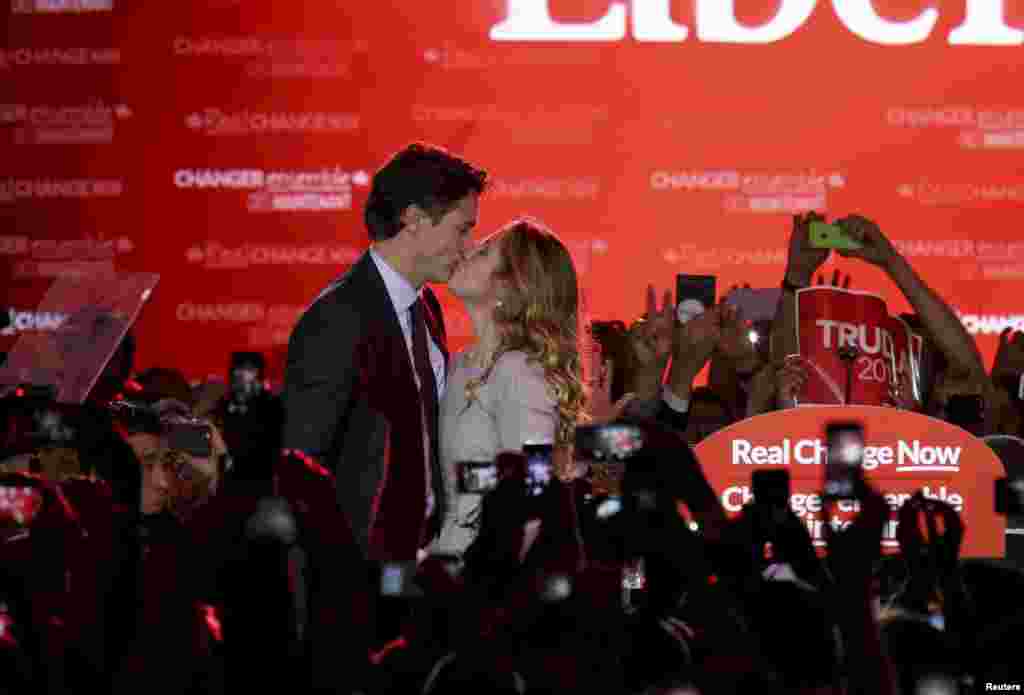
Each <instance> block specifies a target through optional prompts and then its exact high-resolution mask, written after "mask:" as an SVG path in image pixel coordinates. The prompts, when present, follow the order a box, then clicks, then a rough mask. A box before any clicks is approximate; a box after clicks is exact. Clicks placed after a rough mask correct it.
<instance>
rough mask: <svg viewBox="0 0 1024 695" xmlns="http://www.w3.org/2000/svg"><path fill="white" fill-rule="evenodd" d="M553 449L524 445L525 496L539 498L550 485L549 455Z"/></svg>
mask: <svg viewBox="0 0 1024 695" xmlns="http://www.w3.org/2000/svg"><path fill="white" fill-rule="evenodd" d="M553 451H554V447H553V446H552V445H550V444H524V445H523V455H524V456H526V494H527V495H529V496H530V497H540V495H542V494H543V493H544V491H545V490H547V488H548V485H550V484H551V476H552V471H551V455H552V452H553Z"/></svg>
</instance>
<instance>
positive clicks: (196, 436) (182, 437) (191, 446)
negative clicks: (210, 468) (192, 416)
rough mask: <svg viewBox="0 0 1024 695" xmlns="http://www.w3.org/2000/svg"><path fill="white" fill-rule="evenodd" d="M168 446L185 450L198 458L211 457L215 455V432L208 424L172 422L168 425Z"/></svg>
mask: <svg viewBox="0 0 1024 695" xmlns="http://www.w3.org/2000/svg"><path fill="white" fill-rule="evenodd" d="M166 437H167V446H168V447H169V448H171V449H176V450H178V451H184V452H185V453H186V454H189V455H190V456H194V457H196V458H204V459H205V458H210V457H211V456H212V455H213V444H212V438H213V434H212V433H211V432H210V427H209V426H208V425H202V424H194V423H190V422H187V423H172V424H170V425H167V430H166Z"/></svg>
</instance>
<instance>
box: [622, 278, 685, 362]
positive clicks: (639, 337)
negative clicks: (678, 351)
mask: <svg viewBox="0 0 1024 695" xmlns="http://www.w3.org/2000/svg"><path fill="white" fill-rule="evenodd" d="M675 318H676V314H675V307H673V306H672V293H671V291H669V290H665V293H664V295H662V304H661V310H660V311H659V310H658V304H657V293H656V291H655V289H654V286H653V285H648V286H647V298H646V311H645V312H644V317H643V318H642V319H640V320H639V321H636V322H635V323H634V324H633V325H632V326H630V328H629V332H628V333H627V340H628V342H629V349H630V353H631V358H632V362H633V364H632V365H631V366H632V368H633V371H634V372H636V373H638V375H648V376H649V375H653V374H654V373H657V379H658V381H659V382H660V380H661V375H662V373H663V372H664V371H665V364H666V363H667V362H668V358H669V355H670V354H671V352H672V330H673V326H674V325H675V322H676V321H675Z"/></svg>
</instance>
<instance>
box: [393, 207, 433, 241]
mask: <svg viewBox="0 0 1024 695" xmlns="http://www.w3.org/2000/svg"><path fill="white" fill-rule="evenodd" d="M399 219H400V220H401V222H402V231H406V230H409V231H411V232H412V233H413V234H414V235H415V234H416V233H418V232H419V228H420V227H422V226H423V225H424V224H425V223H426V222H427V221H429V219H430V218H429V217H428V216H427V213H426V212H424V211H423V208H421V207H420V206H419V205H410V206H408V207H407V208H405V210H403V211H402V214H401V217H400V218H399Z"/></svg>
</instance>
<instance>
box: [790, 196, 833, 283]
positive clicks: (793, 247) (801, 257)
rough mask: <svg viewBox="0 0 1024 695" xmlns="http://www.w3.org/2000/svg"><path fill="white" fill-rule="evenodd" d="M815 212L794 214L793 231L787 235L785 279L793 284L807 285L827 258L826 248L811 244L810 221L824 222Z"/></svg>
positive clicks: (827, 251)
mask: <svg viewBox="0 0 1024 695" xmlns="http://www.w3.org/2000/svg"><path fill="white" fill-rule="evenodd" d="M824 221H825V218H824V217H822V216H821V215H819V214H818V213H816V212H809V213H807V214H806V215H794V217H793V231H792V232H791V233H790V236H789V258H788V259H787V261H786V279H787V280H789V281H790V282H791V283H793V284H794V285H809V284H810V283H811V278H812V277H814V273H815V272H816V271H817V270H818V268H820V267H821V266H822V265H824V264H825V261H827V260H828V255H829V250H828V249H816V248H814V247H812V246H811V239H810V234H809V231H810V225H811V222H824Z"/></svg>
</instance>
